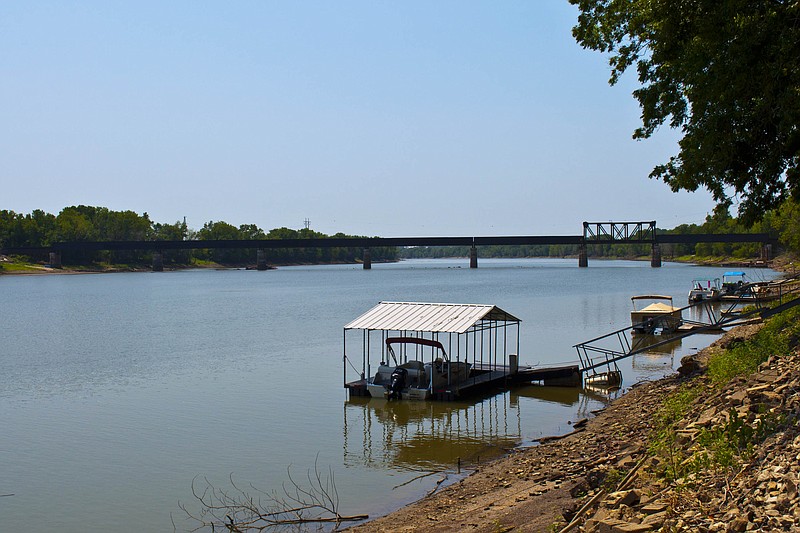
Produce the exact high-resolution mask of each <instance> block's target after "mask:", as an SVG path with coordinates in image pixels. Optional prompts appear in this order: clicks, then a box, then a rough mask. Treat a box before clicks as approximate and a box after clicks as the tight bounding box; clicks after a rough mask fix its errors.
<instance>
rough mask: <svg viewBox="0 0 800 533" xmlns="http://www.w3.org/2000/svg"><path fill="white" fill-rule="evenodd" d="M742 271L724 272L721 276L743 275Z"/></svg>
mask: <svg viewBox="0 0 800 533" xmlns="http://www.w3.org/2000/svg"><path fill="white" fill-rule="evenodd" d="M744 275H745V274H744V272H740V271H734V272H725V273H724V274H723V276H744Z"/></svg>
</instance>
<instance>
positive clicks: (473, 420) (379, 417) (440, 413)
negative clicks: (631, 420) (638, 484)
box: [343, 385, 619, 471]
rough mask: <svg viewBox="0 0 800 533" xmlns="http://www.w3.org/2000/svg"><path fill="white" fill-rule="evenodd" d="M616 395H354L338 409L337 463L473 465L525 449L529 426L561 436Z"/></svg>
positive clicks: (530, 389)
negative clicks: (456, 398)
mask: <svg viewBox="0 0 800 533" xmlns="http://www.w3.org/2000/svg"><path fill="white" fill-rule="evenodd" d="M618 394H619V392H618V391H617V392H609V391H604V390H594V391H592V390H581V389H578V388H574V387H545V386H540V385H529V386H523V387H516V388H514V389H512V390H510V391H507V392H504V393H500V394H495V395H492V396H489V397H486V398H483V399H480V400H477V401H474V402H470V403H465V402H411V401H392V402H390V401H387V400H383V399H377V398H359V397H354V398H351V399H349V400H347V401H346V402H345V403H344V426H343V435H344V450H343V451H344V464H345V465H346V466H352V467H355V466H362V465H364V466H368V467H372V468H378V469H385V468H390V469H393V470H417V471H434V470H447V469H454V468H456V465H457V464H458V463H459V461H460V462H461V464H463V465H470V464H474V463H477V462H480V461H483V460H486V459H491V458H493V457H498V456H500V455H502V454H504V453H506V452H507V451H508V450H509V449H512V448H515V447H517V446H520V445H523V444H529V443H530V441H531V439H530V436H525V433H524V431H523V429H524V428H525V427H527V429H528V430H529V431H530V430H531V426H532V425H534V424H536V427H535V430H536V431H537V436H541V435H542V434H550V435H552V434H558V433H559V432H566V431H568V428H564V427H563V425H562V424H563V422H565V421H566V420H568V419H571V420H577V419H579V418H585V417H589V416H591V412H592V411H593V410H596V409H598V408H600V407H602V406H604V405H606V404H607V403H608V402H609V401H610V400H611V399H613V398H615V397H617V395H618ZM564 408H569V409H568V411H569V413H570V414H568V415H565V414H564V413H563V411H564ZM565 416H566V417H567V418H566V419H565V418H564V417H565ZM554 419H557V420H558V421H559V422H558V423H555V424H554V423H553V420H554ZM550 426H552V427H550Z"/></svg>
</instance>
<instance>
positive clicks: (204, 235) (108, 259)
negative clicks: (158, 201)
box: [0, 205, 397, 271]
mask: <svg viewBox="0 0 800 533" xmlns="http://www.w3.org/2000/svg"><path fill="white" fill-rule="evenodd" d="M347 237H354V236H352V235H345V234H343V233H337V234H335V235H325V234H324V233H320V232H317V231H313V230H311V229H309V228H303V229H300V230H294V229H289V228H286V227H282V228H275V229H272V230H269V231H264V230H263V229H261V228H259V227H258V226H256V225H255V224H242V225H240V226H239V227H236V226H234V225H232V224H229V223H227V222H223V221H209V222H206V223H205V224H203V227H202V228H200V229H199V230H194V229H192V228H189V227H188V225H187V224H186V221H185V220H184V221H182V222H181V221H178V222H175V223H172V224H169V223H161V222H155V221H152V220H151V219H150V217H149V215H148V214H147V213H143V214H141V215H140V214H138V213H135V212H133V211H112V210H110V209H108V208H105V207H93V206H85V205H80V206H72V207H66V208H64V209H62V210H61V212H60V213H58V215H53V214H50V213H46V212H44V211H42V210H38V209H37V210H34V211H33V212H32V213H29V214H22V213H15V212H14V211H9V210H0V249H1V248H25V247H32V248H37V247H47V246H49V245H51V244H53V243H57V242H73V241H78V242H80V241H101V242H102V241H185V240H198V241H203V240H219V239H235V240H260V239H268V240H272V239H326V238H347ZM362 253H363V250H362V249H361V248H305V249H280V248H279V249H270V250H269V253H268V261H269V263H271V264H303V263H353V262H357V261H360V260H361V259H362V257H361V256H362ZM371 254H372V261H376V262H378V261H393V260H396V259H397V250H396V249H395V248H393V247H378V248H374V249H372V250H371ZM46 260H47V258H46V257H37V256H34V255H30V256H24V257H19V258H16V260H15V261H4V262H3V263H0V267H1V268H2V269H3V270H5V271H11V270H12V269H13V268H23V267H20V266H16V267H14V266H12V265H24V264H26V263H36V262H39V263H44V262H46ZM61 261H62V264H64V265H70V266H77V265H80V266H81V267H82V268H85V269H89V270H93V269H99V268H102V269H105V268H112V267H113V268H115V269H119V268H124V269H135V268H138V267H142V266H146V265H149V264H150V263H151V261H152V252H149V251H145V250H122V251H107V250H105V251H86V252H64V253H63V254H62V257H61ZM255 262H256V250H255V249H198V250H167V251H165V252H164V264H165V265H174V266H203V265H225V266H246V265H250V264H255Z"/></svg>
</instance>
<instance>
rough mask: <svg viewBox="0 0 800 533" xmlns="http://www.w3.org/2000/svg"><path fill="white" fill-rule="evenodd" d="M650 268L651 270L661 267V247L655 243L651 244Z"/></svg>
mask: <svg viewBox="0 0 800 533" xmlns="http://www.w3.org/2000/svg"><path fill="white" fill-rule="evenodd" d="M650 266H651V267H653V268H659V267H660V266H661V246H660V245H659V244H658V243H657V242H654V243H653V255H652V256H651V257H650Z"/></svg>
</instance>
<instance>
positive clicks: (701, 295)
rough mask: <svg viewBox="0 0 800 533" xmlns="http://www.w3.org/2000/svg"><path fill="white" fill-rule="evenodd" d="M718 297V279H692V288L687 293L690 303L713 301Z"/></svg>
mask: <svg viewBox="0 0 800 533" xmlns="http://www.w3.org/2000/svg"><path fill="white" fill-rule="evenodd" d="M719 297H720V284H719V278H714V279H709V278H701V279H693V280H692V288H691V290H690V291H689V301H690V302H703V301H715V300H719Z"/></svg>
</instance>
